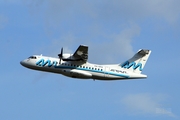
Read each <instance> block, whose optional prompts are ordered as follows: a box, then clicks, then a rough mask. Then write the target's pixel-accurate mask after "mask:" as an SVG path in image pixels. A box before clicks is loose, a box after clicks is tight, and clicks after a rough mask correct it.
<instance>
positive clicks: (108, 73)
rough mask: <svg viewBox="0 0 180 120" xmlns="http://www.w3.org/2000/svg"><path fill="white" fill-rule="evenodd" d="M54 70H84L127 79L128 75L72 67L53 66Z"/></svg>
mask: <svg viewBox="0 0 180 120" xmlns="http://www.w3.org/2000/svg"><path fill="white" fill-rule="evenodd" d="M54 68H61V69H77V70H85V71H90V72H96V73H104V74H107V75H114V76H120V77H125V78H129V75H125V74H118V73H113V72H106V71H100V70H92V69H87V68H78V67H72V66H54Z"/></svg>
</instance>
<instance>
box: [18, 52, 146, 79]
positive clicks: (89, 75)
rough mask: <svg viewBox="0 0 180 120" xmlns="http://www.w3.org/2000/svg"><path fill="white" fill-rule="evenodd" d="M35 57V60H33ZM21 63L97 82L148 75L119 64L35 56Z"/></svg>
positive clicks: (40, 69)
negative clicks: (101, 63) (99, 63)
mask: <svg viewBox="0 0 180 120" xmlns="http://www.w3.org/2000/svg"><path fill="white" fill-rule="evenodd" d="M33 57H34V58H33ZM33 57H31V58H28V59H25V60H23V61H21V62H20V63H21V65H23V66H25V67H27V68H30V69H34V70H39V71H46V72H52V73H58V74H62V75H65V76H68V77H72V78H81V79H94V80H95V79H96V80H120V79H140V78H146V77H147V75H143V74H139V73H134V72H132V71H129V70H128V69H125V68H123V67H121V66H120V65H118V64H112V65H98V64H91V63H88V62H83V61H63V60H62V61H61V63H60V64H59V58H53V57H46V56H42V55H34V56H33Z"/></svg>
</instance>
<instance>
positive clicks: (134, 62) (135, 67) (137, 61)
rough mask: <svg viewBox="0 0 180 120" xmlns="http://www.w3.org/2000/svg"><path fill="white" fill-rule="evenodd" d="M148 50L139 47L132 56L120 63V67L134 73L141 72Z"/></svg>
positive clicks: (148, 53)
mask: <svg viewBox="0 0 180 120" xmlns="http://www.w3.org/2000/svg"><path fill="white" fill-rule="evenodd" d="M150 54H151V51H150V50H145V49H140V50H139V51H138V52H137V53H136V54H135V55H134V56H133V57H132V58H130V59H129V60H127V61H126V62H124V63H122V64H120V66H121V67H122V68H125V69H129V70H130V71H132V72H135V73H139V74H140V73H141V72H142V70H143V68H144V66H145V64H146V62H147V60H148V58H149V56H150Z"/></svg>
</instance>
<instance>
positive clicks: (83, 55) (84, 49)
mask: <svg viewBox="0 0 180 120" xmlns="http://www.w3.org/2000/svg"><path fill="white" fill-rule="evenodd" d="M73 57H74V58H75V59H77V60H82V61H84V62H86V61H87V59H88V46H85V45H80V46H79V47H78V49H77V50H76V52H75V53H74V54H73Z"/></svg>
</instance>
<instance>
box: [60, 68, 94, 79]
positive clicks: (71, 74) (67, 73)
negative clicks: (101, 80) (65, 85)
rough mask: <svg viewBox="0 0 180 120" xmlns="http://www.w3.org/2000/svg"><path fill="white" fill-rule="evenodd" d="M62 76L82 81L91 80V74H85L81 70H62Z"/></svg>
mask: <svg viewBox="0 0 180 120" xmlns="http://www.w3.org/2000/svg"><path fill="white" fill-rule="evenodd" d="M62 74H63V75H65V76H68V77H73V78H83V79H90V78H92V74H91V73H89V72H85V71H82V70H77V69H63V70H62Z"/></svg>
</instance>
